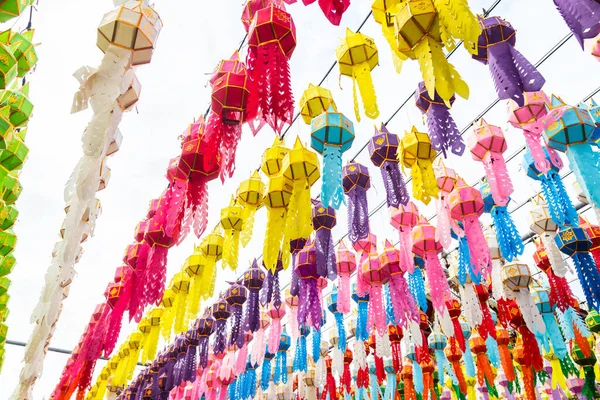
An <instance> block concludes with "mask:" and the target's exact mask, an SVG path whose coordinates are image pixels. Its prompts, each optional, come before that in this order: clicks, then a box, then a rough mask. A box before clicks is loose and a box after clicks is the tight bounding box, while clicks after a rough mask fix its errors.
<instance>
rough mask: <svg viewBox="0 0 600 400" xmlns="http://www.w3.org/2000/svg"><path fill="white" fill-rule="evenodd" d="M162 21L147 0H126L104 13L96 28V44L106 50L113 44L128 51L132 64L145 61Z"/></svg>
mask: <svg viewBox="0 0 600 400" xmlns="http://www.w3.org/2000/svg"><path fill="white" fill-rule="evenodd" d="M161 28H162V21H161V20H160V17H159V16H158V14H157V13H156V11H154V9H153V8H152V6H150V5H148V1H147V0H141V1H129V2H127V3H125V4H123V5H121V6H119V7H118V8H116V9H115V10H113V11H111V12H109V13H106V14H105V15H104V17H103V18H102V22H101V23H100V26H99V27H98V39H97V45H98V47H99V48H100V50H102V51H103V52H105V53H106V51H107V50H108V48H109V46H111V45H113V46H116V47H118V48H121V49H125V50H129V51H130V52H131V64H132V65H141V64H147V63H149V62H150V59H151V58H152V52H153V51H154V46H155V45H156V40H157V39H158V34H159V33H160V30H161Z"/></svg>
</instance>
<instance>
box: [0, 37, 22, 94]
mask: <svg viewBox="0 0 600 400" xmlns="http://www.w3.org/2000/svg"><path fill="white" fill-rule="evenodd" d="M6 32H10V31H6ZM9 34H10V33H9ZM5 35H6V34H5V33H4V32H3V33H2V34H0V43H1V44H0V58H2V61H3V62H2V65H1V66H0V88H2V89H7V88H8V87H10V85H11V84H12V82H13V81H14V80H15V78H16V77H17V71H18V70H17V59H16V58H15V56H14V50H13V46H11V45H10V43H7V41H6V39H5V38H4V36H5Z"/></svg>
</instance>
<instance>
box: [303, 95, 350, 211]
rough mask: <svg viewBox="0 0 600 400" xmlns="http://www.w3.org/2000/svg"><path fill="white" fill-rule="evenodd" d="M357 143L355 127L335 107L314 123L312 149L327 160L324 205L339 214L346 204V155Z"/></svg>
mask: <svg viewBox="0 0 600 400" xmlns="http://www.w3.org/2000/svg"><path fill="white" fill-rule="evenodd" d="M352 142H354V124H353V123H352V121H350V120H349V119H348V118H346V116H345V115H344V114H342V113H338V112H336V111H335V110H334V109H333V107H331V106H330V107H329V108H328V109H327V111H326V112H325V113H323V114H321V115H319V116H317V117H315V118H314V119H313V120H312V122H311V142H310V145H311V147H312V148H313V149H315V150H316V151H317V152H319V154H321V155H322V156H323V174H322V176H323V179H322V185H321V202H322V203H323V205H324V206H325V207H329V206H332V207H333V208H335V209H336V210H337V209H339V207H340V205H341V204H342V202H343V201H344V195H343V191H342V154H343V153H344V152H345V151H347V150H348V149H350V147H351V146H352Z"/></svg>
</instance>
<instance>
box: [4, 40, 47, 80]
mask: <svg viewBox="0 0 600 400" xmlns="http://www.w3.org/2000/svg"><path fill="white" fill-rule="evenodd" d="M33 32H34V31H33V29H30V30H28V31H25V32H23V33H19V32H18V31H13V30H11V29H9V30H6V31H4V32H0V43H4V45H6V46H10V49H11V50H12V54H13V55H14V58H15V60H16V62H17V74H18V76H19V77H21V78H22V77H24V76H25V74H27V73H28V72H29V71H31V70H32V69H33V67H34V66H35V64H36V63H37V62H38V56H37V53H36V51H35V46H34V45H33V43H32V41H33ZM7 82H10V81H7ZM7 86H8V85H7Z"/></svg>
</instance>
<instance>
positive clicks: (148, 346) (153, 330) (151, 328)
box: [140, 307, 164, 364]
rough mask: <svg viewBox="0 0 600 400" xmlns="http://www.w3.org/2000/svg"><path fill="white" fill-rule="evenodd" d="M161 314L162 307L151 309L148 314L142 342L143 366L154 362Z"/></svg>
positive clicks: (162, 311)
mask: <svg viewBox="0 0 600 400" xmlns="http://www.w3.org/2000/svg"><path fill="white" fill-rule="evenodd" d="M163 313H164V308H162V307H155V308H152V309H151V310H150V311H149V312H148V317H147V323H148V327H147V331H148V333H147V336H146V339H145V341H144V352H143V353H142V363H143V364H145V363H146V361H148V360H154V357H155V356H156V347H157V346H158V334H159V331H160V321H161V319H162V316H163ZM140 324H141V321H140ZM142 332H143V331H142Z"/></svg>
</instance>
